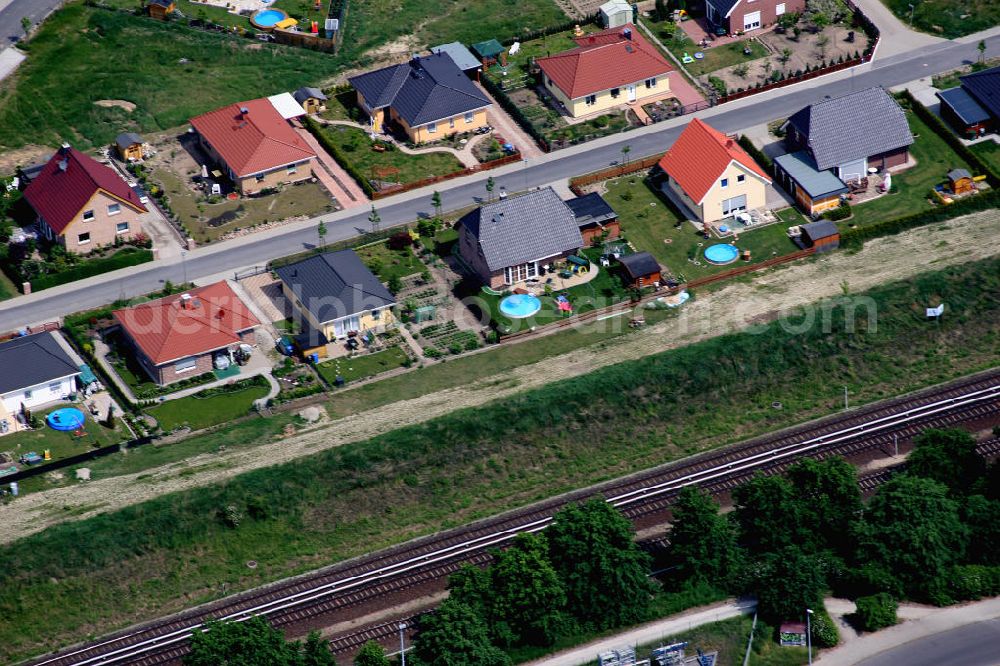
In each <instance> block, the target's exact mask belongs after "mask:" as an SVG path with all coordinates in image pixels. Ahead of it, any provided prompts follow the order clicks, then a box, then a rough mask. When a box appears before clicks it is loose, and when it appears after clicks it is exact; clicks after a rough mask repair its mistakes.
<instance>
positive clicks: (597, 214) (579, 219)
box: [566, 192, 618, 229]
mask: <svg viewBox="0 0 1000 666" xmlns="http://www.w3.org/2000/svg"><path fill="white" fill-rule="evenodd" d="M566 205H567V206H569V209H570V210H571V211H573V215H574V216H575V217H576V223H577V224H578V225H579V226H580V228H581V229H582V228H583V227H587V226H591V225H594V224H602V223H604V222H608V221H610V220H616V219H618V213H616V212H615V211H614V209H613V208H611V206H609V205H608V202H607V201H605V200H604V197H602V196H601V195H600V194H598V193H597V192H591V193H590V194H584V195H583V196H582V197H574V198H573V199H570V200H568V201H567V202H566Z"/></svg>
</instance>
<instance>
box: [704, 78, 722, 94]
mask: <svg viewBox="0 0 1000 666" xmlns="http://www.w3.org/2000/svg"><path fill="white" fill-rule="evenodd" d="M708 85H710V86H712V87H713V88H715V92H717V93H719V94H720V95H723V96H724V95H725V94H726V82H725V81H723V80H722V79H720V78H719V77H717V76H710V77H708Z"/></svg>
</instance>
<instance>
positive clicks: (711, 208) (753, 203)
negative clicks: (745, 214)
mask: <svg viewBox="0 0 1000 666" xmlns="http://www.w3.org/2000/svg"><path fill="white" fill-rule="evenodd" d="M741 174H742V175H745V176H746V180H745V181H743V182H742V183H737V182H736V177H737V176H739V175H741ZM723 178H728V179H729V186H728V187H725V188H723V187H722V185H721V184H720V183H721V181H722V179H723ZM765 188H766V186H765V185H764V182H763V181H761V180H760V176H758V175H757V174H755V173H753V172H752V171H750V170H748V169H745V168H744V167H742V166H740V165H739V164H737V163H735V162H732V163H730V165H729V167H728V168H727V169H726V170H725V172H723V173H722V174H720V175H719V177H718V178H717V179H716V181H715V184H714V185H712V189H710V190H709V191H708V194H706V195H705V198H704V199H703V200H702V214H703V215H704V216H705V218H704V221H705V222H714V221H716V220H721V219H722V218H723V217H726V216H725V215H723V214H722V201H723V200H724V199H731V198H732V197H738V196H739V195H741V194H745V195H746V196H747V209H748V210H749V209H754V208H763V207H764V204H765V203H766V202H767V192H766V189H765Z"/></svg>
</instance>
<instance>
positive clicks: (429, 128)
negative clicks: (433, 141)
mask: <svg viewBox="0 0 1000 666" xmlns="http://www.w3.org/2000/svg"><path fill="white" fill-rule="evenodd" d="M437 131H438V124H437V123H428V125H427V133H428V134H434V133H435V132H437Z"/></svg>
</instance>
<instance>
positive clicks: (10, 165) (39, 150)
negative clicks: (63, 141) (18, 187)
mask: <svg viewBox="0 0 1000 666" xmlns="http://www.w3.org/2000/svg"><path fill="white" fill-rule="evenodd" d="M53 152H55V149H54V148H50V147H49V146H24V147H23V148H16V149H14V150H8V151H5V152H4V153H2V154H0V173H2V174H12V173H14V170H15V169H16V168H17V167H19V166H20V167H26V166H30V165H32V164H38V163H39V162H45V161H47V160H48V159H49V158H50V157H52V153H53Z"/></svg>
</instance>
